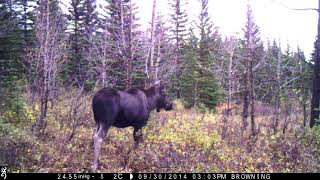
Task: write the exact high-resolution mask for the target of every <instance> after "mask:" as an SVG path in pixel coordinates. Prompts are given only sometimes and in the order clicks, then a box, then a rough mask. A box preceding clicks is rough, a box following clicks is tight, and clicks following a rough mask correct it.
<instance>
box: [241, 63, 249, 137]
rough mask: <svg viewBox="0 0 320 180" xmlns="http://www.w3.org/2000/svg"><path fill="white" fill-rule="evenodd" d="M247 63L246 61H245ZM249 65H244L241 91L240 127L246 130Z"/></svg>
mask: <svg viewBox="0 0 320 180" xmlns="http://www.w3.org/2000/svg"><path fill="white" fill-rule="evenodd" d="M246 64H247V62H246ZM248 68H249V66H248V65H247V66H246V72H245V78H244V91H243V111H242V123H243V124H242V126H243V127H242V128H243V131H244V130H246V128H247V126H248V122H247V118H248V116H249V88H248V87H249V81H250V79H249V69H248Z"/></svg>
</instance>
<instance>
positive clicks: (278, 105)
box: [273, 49, 281, 134]
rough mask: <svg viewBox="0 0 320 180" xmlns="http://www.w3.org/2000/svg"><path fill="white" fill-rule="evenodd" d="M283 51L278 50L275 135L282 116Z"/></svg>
mask: <svg viewBox="0 0 320 180" xmlns="http://www.w3.org/2000/svg"><path fill="white" fill-rule="evenodd" d="M280 88H281V51H280V49H279V50H278V55H277V82H276V91H275V106H274V110H275V121H274V125H273V130H274V134H276V133H277V129H278V124H279V114H280V103H281V102H280V95H281V89H280Z"/></svg>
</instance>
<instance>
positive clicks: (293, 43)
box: [61, 0, 318, 58]
mask: <svg viewBox="0 0 320 180" xmlns="http://www.w3.org/2000/svg"><path fill="white" fill-rule="evenodd" d="M61 1H63V2H64V3H66V4H68V3H67V2H68V1H69V0H61ZM103 1H104V0H97V3H98V4H101V2H103ZM133 1H134V2H135V3H136V4H137V6H138V8H139V13H138V17H139V18H140V24H141V25H142V28H144V29H146V28H147V27H148V26H149V22H150V21H151V11H152V3H153V0H133ZM168 1H169V0H157V9H158V11H159V12H160V13H161V14H162V15H164V18H165V19H166V18H167V19H168V18H169V16H168V14H169V13H171V12H170V8H169V5H168ZM184 1H187V2H188V3H187V5H186V6H185V10H186V12H187V14H188V18H189V21H192V20H197V19H198V16H199V15H198V14H199V12H200V4H199V0H184ZM250 2H251V7H252V11H253V15H254V18H255V23H256V24H257V25H258V26H259V28H260V34H261V38H262V40H264V41H265V42H266V41H267V40H270V41H271V42H272V41H273V40H274V39H276V40H277V41H280V43H281V47H282V49H283V50H284V49H286V47H287V44H289V45H290V47H291V49H292V50H296V49H297V46H298V45H299V47H300V49H302V50H303V51H304V52H305V55H306V57H307V58H310V54H311V53H312V51H313V44H314V41H315V38H316V35H317V22H318V20H317V18H318V15H317V12H316V11H297V10H292V9H296V8H317V7H318V2H317V0H250ZM247 3H248V0H209V5H208V6H209V7H208V12H209V14H210V16H211V20H212V22H213V23H214V24H215V26H216V27H218V29H219V32H220V34H222V35H223V36H237V37H242V36H243V30H242V28H243V27H244V24H245V21H246V19H245V17H246V8H247ZM290 8H291V9H290Z"/></svg>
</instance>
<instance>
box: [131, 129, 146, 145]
mask: <svg viewBox="0 0 320 180" xmlns="http://www.w3.org/2000/svg"><path fill="white" fill-rule="evenodd" d="M133 139H134V148H135V149H137V148H138V146H139V144H140V143H143V142H144V139H143V133H142V128H134V130H133Z"/></svg>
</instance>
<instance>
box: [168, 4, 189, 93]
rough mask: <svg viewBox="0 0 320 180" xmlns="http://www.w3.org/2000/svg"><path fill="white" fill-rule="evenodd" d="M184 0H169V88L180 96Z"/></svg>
mask: <svg viewBox="0 0 320 180" xmlns="http://www.w3.org/2000/svg"><path fill="white" fill-rule="evenodd" d="M185 3H186V2H185V0H170V1H169V4H170V6H171V11H172V13H171V14H170V16H171V23H172V26H171V29H170V32H171V33H172V35H171V42H172V44H173V50H172V51H173V52H172V57H171V58H172V60H173V62H172V79H171V82H172V88H171V90H172V91H173V92H174V93H176V97H177V98H180V96H181V72H182V64H183V63H182V59H183V52H184V51H183V48H184V44H185V38H186V35H187V22H188V19H187V13H186V11H185V10H184V6H185Z"/></svg>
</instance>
